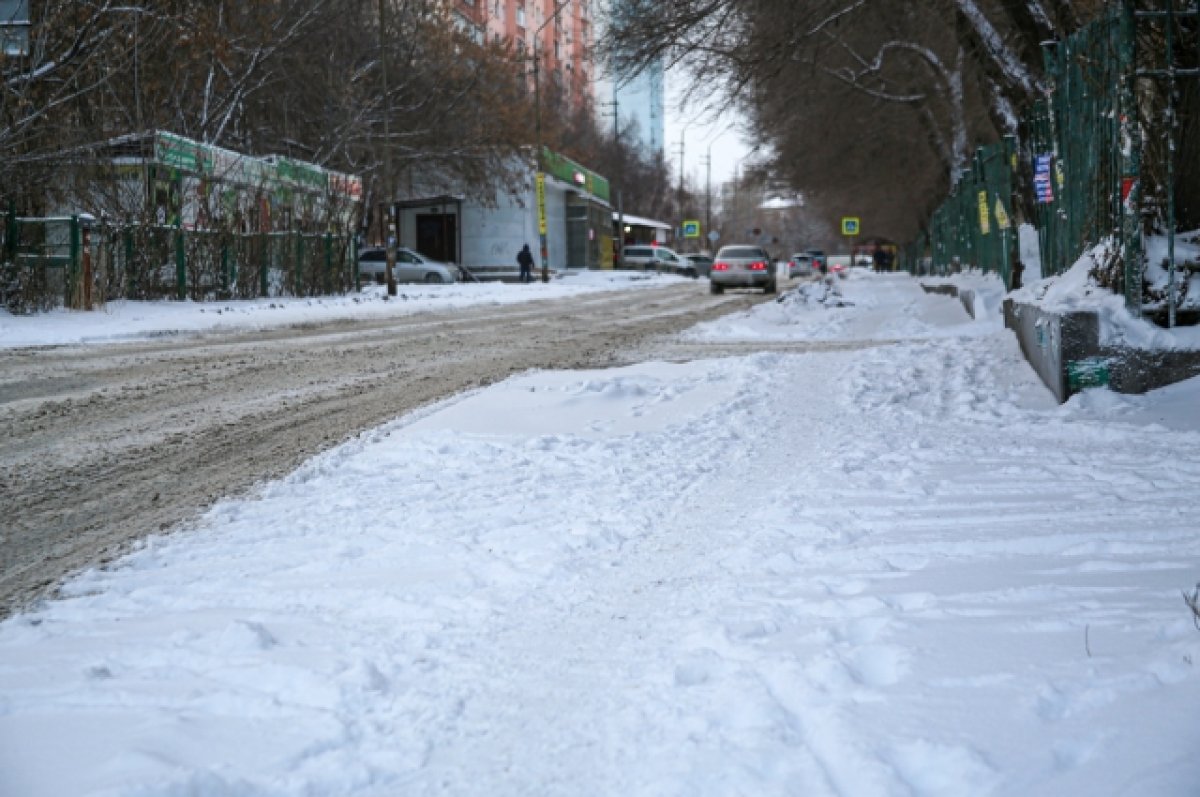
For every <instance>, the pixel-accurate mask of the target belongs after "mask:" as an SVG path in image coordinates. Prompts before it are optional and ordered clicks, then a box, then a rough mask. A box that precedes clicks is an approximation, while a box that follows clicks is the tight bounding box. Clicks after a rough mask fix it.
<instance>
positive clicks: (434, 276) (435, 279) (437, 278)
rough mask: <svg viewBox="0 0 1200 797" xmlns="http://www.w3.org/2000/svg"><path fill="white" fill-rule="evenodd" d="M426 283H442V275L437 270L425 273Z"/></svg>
mask: <svg viewBox="0 0 1200 797" xmlns="http://www.w3.org/2000/svg"><path fill="white" fill-rule="evenodd" d="M425 284H426V285H441V284H442V275H441V274H438V273H437V272H435V271H431V272H429V273H428V274H426V275H425Z"/></svg>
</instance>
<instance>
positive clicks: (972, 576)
mask: <svg viewBox="0 0 1200 797" xmlns="http://www.w3.org/2000/svg"><path fill="white" fill-rule="evenodd" d="M840 288H841V290H842V293H843V296H842V297H841V298H842V299H843V300H844V301H843V302H842V303H841V306H835V307H826V306H825V304H824V303H822V302H818V301H802V300H799V299H796V300H793V301H783V302H768V303H765V304H763V305H760V306H758V307H757V308H755V310H753V311H751V312H748V313H745V314H741V316H740V317H739V318H738V319H735V320H730V321H728V322H724V323H725V326H722V322H715V323H713V324H707V325H705V326H704V327H703V328H700V329H697V330H695V331H694V333H693V334H694V335H696V336H698V337H700V338H710V339H714V338H715V339H720V338H721V336H722V335H724V334H736V335H738V336H740V337H741V338H743V339H747V340H755V339H757V340H762V341H771V340H778V339H781V338H795V339H804V338H805V337H806V336H808V337H810V338H811V337H812V336H828V337H827V338H826V337H821V339H831V340H832V339H836V338H837V337H838V336H845V337H846V338H848V339H855V338H857V339H859V340H861V341H863V342H864V345H863V346H862V347H861V348H858V349H855V350H851V349H840V350H838V349H835V350H830V351H826V352H812V353H807V354H802V355H781V354H757V355H752V356H747V357H738V358H728V359H715V360H703V361H698V362H692V363H686V364H669V363H662V362H655V363H645V364H642V365H637V366H633V367H628V368H620V369H612V370H602V371H577V372H565V373H530V374H526V375H523V376H520V377H516V378H513V379H509V380H506V381H505V382H503V383H501V384H498V385H494V386H491V387H487V388H484V389H481V390H478V391H475V392H472V393H468V394H465V395H462V396H458V397H456V398H454V399H451V400H449V401H447V402H445V403H443V404H442V405H439V406H437V407H433V408H430V409H428V410H426V411H423V412H420V413H417V414H415V415H412V416H407V417H403V418H399V419H397V420H395V421H394V422H392V423H390V424H388V425H385V426H383V427H381V428H379V429H376V430H374V431H372V432H370V433H368V434H365V435H363V436H362V437H361V438H359V439H358V440H355V441H353V442H351V443H348V444H346V445H343V446H340V447H338V448H337V449H334V450H332V451H330V452H327V453H326V454H325V455H322V456H320V457H318V458H316V459H314V460H312V461H311V462H309V463H308V464H307V465H305V466H304V467H302V468H301V469H299V470H298V471H297V472H295V473H294V474H292V475H291V476H290V477H288V478H286V479H284V480H282V481H279V482H276V483H273V484H270V485H267V486H266V487H265V488H264V489H263V491H262V493H261V495H260V496H258V497H256V498H253V499H248V500H237V501H226V502H223V503H221V504H219V505H218V506H217V507H215V508H214V509H213V510H212V511H211V512H210V513H209V514H208V515H207V516H206V517H205V518H204V519H203V521H202V522H201V523H200V524H199V525H198V527H197V528H195V529H193V530H191V531H188V532H180V533H176V534H173V535H169V536H162V537H158V538H154V539H152V540H151V541H149V542H148V543H146V544H145V545H144V546H143V547H142V548H141V549H140V550H138V551H137V552H135V553H134V554H132V555H130V556H128V557H127V558H125V559H124V560H122V561H121V562H119V563H117V564H116V565H115V566H114V567H112V568H111V569H108V570H104V571H94V572H89V573H86V574H83V575H81V576H80V577H78V578H77V579H75V580H74V581H73V582H72V583H71V584H70V586H69V587H68V589H67V595H66V596H65V597H64V598H63V599H62V600H57V601H54V602H50V603H47V604H46V605H44V606H42V607H41V608H39V609H38V610H37V611H34V612H30V613H28V614H24V615H20V616H17V617H14V618H12V619H10V620H8V621H6V622H5V623H3V624H0V793H3V794H19V795H22V797H40V796H41V795H46V796H47V797H50V796H53V797H58V795H64V794H94V795H105V797H116V796H117V795H126V796H128V797H148V796H149V795H185V794H206V795H222V797H251V796H253V797H259V796H261V795H271V796H272V797H284V796H290V795H296V796H297V797H299V796H300V795H312V794H320V795H364V796H368V797H385V796H388V795H396V794H433V793H437V794H447V795H489V797H491V796H492V795H529V794H539V795H578V794H596V795H663V794H680V795H684V794H686V795H728V794H754V795H795V794H802V795H815V796H817V797H820V796H822V795H855V797H859V796H862V797H893V796H895V797H900V796H901V795H906V796H907V795H925V796H928V797H936V796H938V795H946V796H948V797H949V796H950V795H955V796H957V795H966V794H969V795H1014V794H1020V795H1028V796H1030V797H1038V796H1039V795H1055V796H1056V797H1057V796H1059V795H1064V794H1113V793H1117V792H1120V793H1128V794H1139V795H1155V796H1156V797H1170V796H1173V795H1178V796H1179V797H1183V795H1192V794H1194V793H1195V788H1196V784H1197V783H1200V760H1198V759H1197V756H1196V755H1195V751H1196V749H1197V747H1198V746H1200V728H1198V727H1197V723H1196V715H1197V712H1198V711H1200V632H1197V629H1196V627H1195V625H1194V623H1193V618H1192V616H1191V615H1190V613H1189V612H1188V610H1187V608H1186V607H1185V605H1184V602H1183V601H1182V600H1181V599H1180V593H1181V592H1182V591H1185V590H1190V589H1191V588H1192V585H1194V584H1195V582H1196V580H1197V578H1198V576H1200V538H1198V537H1197V535H1196V533H1195V525H1196V524H1195V518H1196V512H1197V509H1198V508H1200V507H1198V505H1197V501H1196V499H1195V498H1194V495H1195V485H1196V483H1197V481H1198V480H1200V454H1198V453H1197V452H1200V417H1198V414H1197V413H1196V412H1195V411H1194V408H1195V403H1194V399H1195V397H1196V395H1197V394H1196V390H1197V384H1198V380H1192V382H1191V383H1186V384H1185V385H1183V386H1176V387H1175V388H1171V389H1168V390H1167V391H1156V392H1155V393H1152V394H1149V395H1147V396H1143V397H1136V398H1135V399H1134V398H1130V399H1127V398H1125V397H1113V396H1111V395H1110V394H1109V393H1108V392H1107V391H1105V390H1093V391H1088V392H1085V393H1084V394H1082V395H1081V396H1078V397H1076V398H1075V399H1073V400H1072V401H1071V402H1069V403H1068V404H1067V405H1065V406H1062V407H1058V406H1056V405H1055V404H1054V401H1053V399H1052V398H1051V397H1050V396H1049V394H1048V393H1047V392H1046V391H1045V389H1044V388H1042V387H1041V385H1040V383H1039V382H1038V381H1037V378H1036V377H1035V376H1034V374H1033V373H1032V372H1031V371H1030V369H1029V368H1028V366H1027V365H1026V364H1025V362H1024V361H1023V359H1022V358H1021V356H1020V353H1019V351H1018V350H1017V347H1016V344H1015V342H1014V341H1013V339H1012V336H1011V334H1009V333H1008V332H1006V331H1004V330H1002V329H998V328H996V327H995V326H994V325H993V324H991V323H987V322H971V321H970V320H969V319H968V318H967V317H966V315H965V313H963V311H962V308H961V306H960V305H959V304H958V302H957V301H956V300H954V299H951V298H949V297H945V296H931V295H927V294H924V293H923V292H922V291H921V290H920V288H919V287H918V285H917V284H916V281H915V280H911V279H909V278H908V277H907V276H904V275H880V276H866V275H864V276H862V278H860V279H850V280H847V281H846V282H845V283H844V284H843V285H841V286H840ZM872 340H873V341H875V342H876V343H875V344H871V345H868V342H869V341H872ZM1189 401H1190V402H1192V403H1190V404H1189V403H1188V402H1189ZM1165 425H1169V426H1170V427H1171V428H1173V429H1176V430H1177V431H1176V432H1175V433H1173V434H1153V433H1150V434H1148V433H1147V432H1153V431H1155V430H1156V429H1158V428H1160V427H1161V426H1165Z"/></svg>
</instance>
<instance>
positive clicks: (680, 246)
mask: <svg viewBox="0 0 1200 797" xmlns="http://www.w3.org/2000/svg"><path fill="white" fill-rule="evenodd" d="M686 132H687V130H686V128H685V129H684V130H680V131H679V224H678V226H676V227H675V229H676V230H678V231H679V240H678V241H677V242H676V246H677V247H678V248H680V249H682V248H683V136H684V133H686Z"/></svg>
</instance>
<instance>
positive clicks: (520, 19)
mask: <svg viewBox="0 0 1200 797" xmlns="http://www.w3.org/2000/svg"><path fill="white" fill-rule="evenodd" d="M595 1H596V0H458V2H457V7H456V11H455V13H456V15H457V19H456V22H457V24H459V25H460V26H461V27H463V28H464V30H468V31H469V32H470V34H471V36H472V37H473V38H474V39H475V40H476V41H479V42H482V41H484V40H486V41H490V42H506V41H507V42H511V43H512V46H513V47H514V48H515V49H516V50H517V52H520V53H523V54H525V55H526V56H527V57H532V56H533V54H534V52H536V53H537V54H538V56H539V57H540V70H541V73H540V79H541V80H543V81H545V82H544V83H543V86H547V87H549V86H553V87H555V88H557V90H558V91H559V92H560V93H561V96H562V98H563V100H564V102H565V103H566V104H567V106H568V107H569V108H571V109H572V110H577V109H584V108H591V107H593V106H594V102H595V94H594V88H593V80H594V78H595V74H594V73H595V69H594V66H593V61H592V47H593V45H594V44H595V18H594V5H595ZM535 37H536V41H535ZM530 80H532V72H531V77H530Z"/></svg>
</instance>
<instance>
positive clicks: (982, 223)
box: [979, 191, 992, 235]
mask: <svg viewBox="0 0 1200 797" xmlns="http://www.w3.org/2000/svg"><path fill="white" fill-rule="evenodd" d="M988 210H989V208H988V198H987V191H980V192H979V231H980V232H981V233H983V234H984V235H987V234H988V233H989V232H991V231H992V223H991V220H990V219H989V218H988V216H989V215H991V214H990V213H988Z"/></svg>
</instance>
